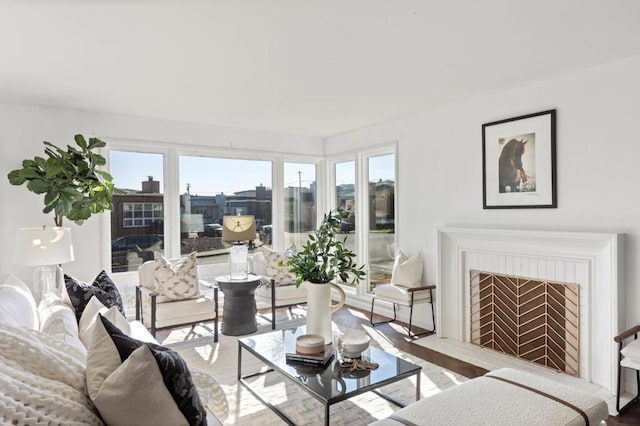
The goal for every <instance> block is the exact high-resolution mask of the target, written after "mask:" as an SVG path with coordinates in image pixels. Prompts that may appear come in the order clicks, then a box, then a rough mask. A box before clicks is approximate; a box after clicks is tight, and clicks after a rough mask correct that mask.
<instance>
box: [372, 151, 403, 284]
mask: <svg viewBox="0 0 640 426" xmlns="http://www.w3.org/2000/svg"><path fill="white" fill-rule="evenodd" d="M368 173H369V190H368V200H369V202H368V206H367V208H368V209H369V211H368V216H369V290H370V291H371V290H372V289H373V287H375V285H376V284H378V283H385V282H389V280H391V272H392V269H393V261H394V257H395V187H396V183H395V155H394V154H386V155H379V156H372V157H369V158H368Z"/></svg>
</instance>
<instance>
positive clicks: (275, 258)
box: [265, 250, 296, 286]
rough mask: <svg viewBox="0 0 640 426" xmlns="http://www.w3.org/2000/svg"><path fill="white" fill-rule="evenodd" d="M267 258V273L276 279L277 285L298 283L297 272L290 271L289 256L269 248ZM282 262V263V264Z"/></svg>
mask: <svg viewBox="0 0 640 426" xmlns="http://www.w3.org/2000/svg"><path fill="white" fill-rule="evenodd" d="M265 257H266V258H267V275H268V276H270V277H271V278H273V279H274V280H275V283H276V286H285V285H292V284H295V283H296V274H294V273H293V272H289V268H288V266H287V257H286V256H283V255H282V254H280V253H278V252H275V251H271V250H269V251H268V252H267V253H266V254H265ZM280 262H282V265H281V266H280Z"/></svg>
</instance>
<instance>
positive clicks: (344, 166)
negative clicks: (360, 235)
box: [335, 161, 358, 254]
mask: <svg viewBox="0 0 640 426" xmlns="http://www.w3.org/2000/svg"><path fill="white" fill-rule="evenodd" d="M335 177H336V207H342V208H343V209H344V210H345V211H347V212H348V213H349V216H348V217H347V218H345V219H343V220H342V221H341V222H340V232H341V233H342V234H345V242H346V246H347V248H349V249H351V250H353V252H354V253H356V254H357V253H358V247H357V244H356V241H357V240H356V162H355V161H345V162H341V163H336V165H335Z"/></svg>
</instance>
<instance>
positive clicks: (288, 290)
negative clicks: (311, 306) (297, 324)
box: [255, 284, 307, 306]
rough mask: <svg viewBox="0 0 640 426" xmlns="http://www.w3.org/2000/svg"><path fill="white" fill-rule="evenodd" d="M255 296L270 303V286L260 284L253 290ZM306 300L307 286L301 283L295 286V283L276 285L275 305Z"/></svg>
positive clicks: (304, 301)
mask: <svg viewBox="0 0 640 426" xmlns="http://www.w3.org/2000/svg"><path fill="white" fill-rule="evenodd" d="M255 295H256V298H262V299H264V300H267V301H269V303H271V287H270V286H267V285H262V286H260V287H258V288H257V289H256V291H255ZM306 302H307V287H306V286H305V285H304V284H303V285H301V286H300V287H296V285H295V284H292V285H284V286H276V303H275V306H286V305H291V304H295V303H306Z"/></svg>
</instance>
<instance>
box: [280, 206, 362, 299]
mask: <svg viewBox="0 0 640 426" xmlns="http://www.w3.org/2000/svg"><path fill="white" fill-rule="evenodd" d="M348 216H349V213H348V212H347V211H345V210H344V209H342V208H340V207H338V208H336V209H335V210H332V211H329V213H326V214H325V215H324V217H323V219H322V223H321V224H320V226H319V227H318V229H317V230H316V231H314V232H313V234H310V235H309V238H308V239H307V242H306V243H305V245H304V246H303V247H302V249H301V250H300V251H298V252H297V253H296V254H294V255H293V256H291V257H290V258H289V259H288V260H287V265H288V268H289V271H291V272H293V273H294V274H296V284H297V285H298V286H299V285H300V284H301V283H303V282H305V281H308V282H311V283H314V284H321V283H329V282H332V281H334V280H335V279H336V277H339V278H340V279H341V280H342V281H343V282H345V283H348V284H357V283H358V282H360V279H361V278H363V277H364V275H365V272H364V265H361V266H357V264H356V262H355V257H356V254H355V253H354V252H353V251H352V250H350V249H349V248H347V247H346V246H345V242H346V238H347V237H346V236H345V237H344V238H343V239H340V237H339V232H340V221H342V220H343V219H346V218H347V217H348Z"/></svg>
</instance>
